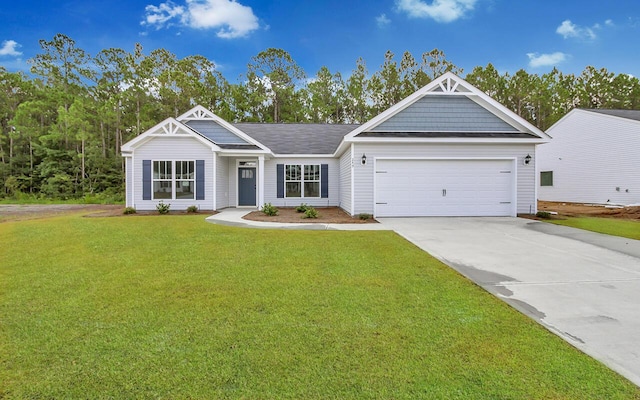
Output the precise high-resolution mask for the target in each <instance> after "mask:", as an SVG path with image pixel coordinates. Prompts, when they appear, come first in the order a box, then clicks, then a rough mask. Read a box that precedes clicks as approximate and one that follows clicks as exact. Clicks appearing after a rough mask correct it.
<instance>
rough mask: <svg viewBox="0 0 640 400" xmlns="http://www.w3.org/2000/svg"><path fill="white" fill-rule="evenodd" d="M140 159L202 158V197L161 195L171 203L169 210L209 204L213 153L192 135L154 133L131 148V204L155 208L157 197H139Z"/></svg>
mask: <svg viewBox="0 0 640 400" xmlns="http://www.w3.org/2000/svg"><path fill="white" fill-rule="evenodd" d="M143 160H163V161H166V160H171V161H183V160H204V161H205V197H204V200H195V199H165V200H164V203H165V204H171V210H172V211H177V210H186V209H187V207H189V206H193V205H195V206H197V207H199V208H200V209H202V210H210V209H211V208H212V207H213V195H214V188H213V153H212V152H211V148H209V147H207V146H206V145H204V144H203V143H201V142H199V141H198V140H196V139H194V138H192V137H158V138H152V139H151V140H149V141H148V142H146V143H144V144H142V145H140V146H139V147H138V148H137V149H136V150H135V157H134V161H135V162H134V163H133V164H134V165H133V168H132V170H133V176H134V179H133V187H134V194H133V199H132V200H133V207H135V208H136V209H138V210H155V209H156V205H157V204H158V203H159V202H160V200H143V199H142V161H143Z"/></svg>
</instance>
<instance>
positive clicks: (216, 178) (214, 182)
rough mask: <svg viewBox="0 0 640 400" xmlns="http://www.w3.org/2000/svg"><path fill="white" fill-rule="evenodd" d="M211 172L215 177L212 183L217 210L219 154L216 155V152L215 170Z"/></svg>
mask: <svg viewBox="0 0 640 400" xmlns="http://www.w3.org/2000/svg"><path fill="white" fill-rule="evenodd" d="M211 170H212V175H213V179H212V181H211V182H213V209H214V210H217V209H218V204H216V203H217V199H218V153H216V152H215V151H214V152H213V168H212V169H211Z"/></svg>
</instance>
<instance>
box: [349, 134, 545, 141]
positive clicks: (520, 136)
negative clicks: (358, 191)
mask: <svg viewBox="0 0 640 400" xmlns="http://www.w3.org/2000/svg"><path fill="white" fill-rule="evenodd" d="M358 137H392V138H509V139H536V138H538V136H536V135H532V134H530V133H525V132H514V133H510V132H362V133H360V134H359V135H358Z"/></svg>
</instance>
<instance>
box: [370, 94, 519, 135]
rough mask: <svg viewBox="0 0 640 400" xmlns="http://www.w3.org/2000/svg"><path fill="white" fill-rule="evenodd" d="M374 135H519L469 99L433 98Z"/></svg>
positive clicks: (392, 119) (394, 118) (379, 127)
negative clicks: (500, 133) (507, 133)
mask: <svg viewBox="0 0 640 400" xmlns="http://www.w3.org/2000/svg"><path fill="white" fill-rule="evenodd" d="M370 131H371V132H516V131H517V130H516V129H515V128H514V127H513V126H511V125H509V124H507V123H506V122H505V121H503V120H502V119H500V118H498V117H497V116H495V115H494V114H493V113H491V112H490V111H489V110H487V109H485V108H483V107H482V106H480V105H479V104H478V103H476V102H474V101H473V100H471V99H469V98H467V97H465V96H451V95H430V96H424V97H422V98H420V99H418V100H417V101H416V102H415V103H413V104H411V105H410V106H409V107H407V108H405V109H404V110H402V111H401V112H399V113H398V114H396V115H393V116H392V117H390V118H389V119H387V120H386V121H383V122H382V123H380V124H379V125H377V126H375V127H373V128H372V129H371V130H370Z"/></svg>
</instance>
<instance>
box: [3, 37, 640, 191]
mask: <svg viewBox="0 0 640 400" xmlns="http://www.w3.org/2000/svg"><path fill="white" fill-rule="evenodd" d="M40 46H41V52H40V53H39V54H37V55H36V56H35V57H34V58H32V59H30V60H29V63H30V65H31V68H30V72H31V74H30V75H26V74H24V73H21V72H15V73H14V72H8V71H7V70H6V69H4V68H2V67H0V197H13V198H20V197H24V196H34V197H46V198H53V199H69V198H83V197H84V198H86V199H88V200H89V199H98V200H99V199H105V200H112V201H113V200H119V199H121V198H122V196H123V190H124V189H123V187H124V186H123V179H124V174H123V170H124V165H123V161H122V159H121V157H120V146H121V145H122V144H123V143H125V142H127V141H128V140H130V139H132V138H133V137H135V136H137V135H139V134H141V133H142V132H144V131H145V130H146V129H148V128H150V127H152V126H153V125H155V124H157V123H158V122H159V121H162V120H164V119H165V118H167V117H169V116H174V117H176V116H178V115H180V114H182V113H183V112H185V111H187V110H188V109H190V108H191V107H193V106H194V105H196V104H201V105H202V106H204V107H206V108H208V109H210V110H211V111H213V112H214V113H216V114H218V115H219V116H221V117H222V118H224V119H226V120H228V121H231V122H298V123H300V122H302V123H362V122H364V121H367V120H369V119H370V118H372V117H373V116H375V115H377V114H378V113H380V112H381V111H383V110H385V109H387V108H388V107H390V106H392V105H394V104H395V103H397V102H398V101H400V100H402V99H403V98H405V97H406V96H408V95H410V94H411V93H413V92H415V91H416V90H417V89H419V88H421V87H422V86H424V85H426V84H428V83H429V82H430V81H432V80H433V79H434V78H436V77H438V76H440V75H441V74H443V73H445V72H447V71H452V72H454V73H456V74H458V75H460V76H462V73H463V70H462V69H461V68H459V67H457V66H456V65H455V64H453V63H452V62H451V61H449V60H447V58H446V56H445V54H444V52H443V51H441V50H438V49H434V50H431V51H427V52H425V53H423V54H422V55H421V56H420V57H419V58H416V57H414V56H413V55H412V54H411V53H410V52H405V53H404V54H402V56H401V57H400V59H399V60H398V59H397V58H396V56H395V54H393V53H392V52H390V51H387V52H386V54H385V55H384V62H383V63H382V65H380V66H379V68H377V69H376V70H375V71H373V72H372V71H369V69H368V67H367V64H366V62H365V60H363V59H362V58H359V59H358V60H357V61H356V63H355V67H354V69H353V71H352V72H351V74H350V75H349V76H346V77H343V76H342V75H341V74H340V73H339V72H332V71H331V70H330V69H329V68H328V67H324V66H323V67H322V68H320V69H319V70H318V71H317V72H316V73H315V75H313V76H309V75H307V74H306V72H305V71H304V70H303V68H301V67H300V66H299V65H298V64H297V63H296V62H295V60H294V59H293V58H292V57H291V55H290V54H289V53H288V52H286V51H285V50H282V49H276V48H269V49H267V50H264V51H262V52H260V53H258V54H257V55H256V56H254V57H252V58H251V59H250V60H249V62H248V63H247V70H246V73H244V74H243V75H242V76H240V77H239V78H238V79H237V82H236V83H230V82H229V81H228V80H227V79H225V77H224V76H223V75H222V74H221V73H220V72H219V71H217V70H216V68H215V64H214V63H213V62H212V61H211V60H209V59H207V58H205V57H203V56H199V55H194V56H187V57H184V58H181V59H180V58H178V57H176V55H175V54H172V53H171V52H169V51H168V50H166V49H157V50H153V51H151V52H149V53H145V52H144V50H143V48H142V46H140V45H139V44H137V45H136V46H135V48H134V49H133V51H131V52H127V51H125V50H123V49H118V48H110V49H105V50H102V51H100V52H99V53H98V54H97V55H95V56H91V55H89V54H88V53H86V52H85V51H84V50H82V49H81V48H79V47H77V46H76V43H75V41H74V40H73V39H71V38H69V37H67V36H65V35H62V34H57V35H55V36H54V37H53V39H52V40H50V41H47V40H40ZM464 78H465V79H466V80H467V81H468V82H470V83H471V84H473V85H475V86H476V87H478V88H479V89H481V90H483V91H485V92H486V93H487V94H488V95H489V96H491V97H493V98H494V99H496V100H497V101H499V102H500V103H502V104H504V105H505V106H507V107H508V108H510V109H511V110H513V111H514V112H515V113H517V114H518V115H520V116H522V117H523V118H525V119H526V120H528V121H529V122H531V123H533V124H534V125H536V126H537V127H538V128H540V129H543V130H545V129H547V128H548V127H549V126H551V125H552V124H553V123H554V122H556V121H557V120H558V119H560V118H561V117H562V116H563V115H564V114H566V113H567V112H568V111H570V110H571V109H573V108H575V107H580V108H616V109H638V108H640V82H639V81H638V79H637V78H635V77H632V76H630V75H626V74H617V75H616V74H614V73H612V72H609V71H607V70H606V69H605V68H602V69H597V68H594V67H591V66H588V67H586V68H585V69H584V71H583V72H582V73H581V74H580V75H574V74H564V73H562V72H560V71H559V70H557V69H553V70H552V71H551V72H549V73H546V74H543V75H536V74H529V73H528V72H526V71H525V70H519V71H517V72H516V73H514V74H509V73H502V74H501V73H500V72H498V71H497V70H496V69H495V67H494V66H493V65H491V64H489V65H487V66H485V67H476V68H474V69H473V70H472V71H471V72H470V73H468V74H466V76H464Z"/></svg>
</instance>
